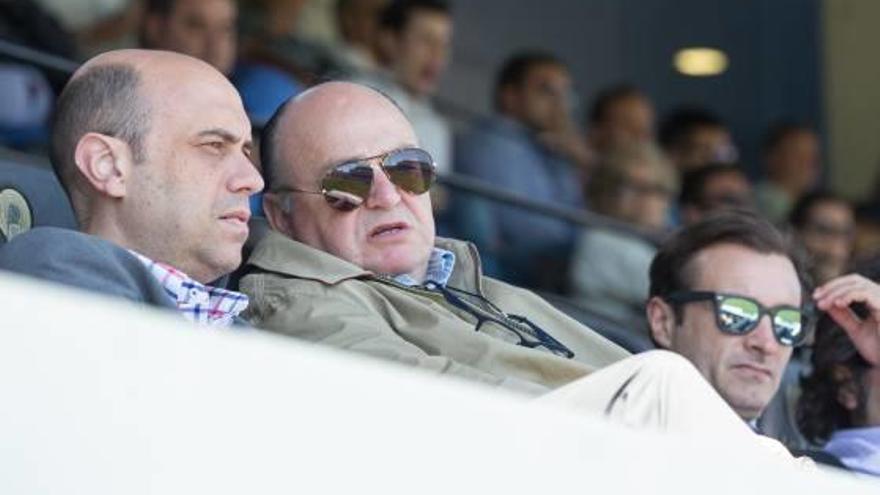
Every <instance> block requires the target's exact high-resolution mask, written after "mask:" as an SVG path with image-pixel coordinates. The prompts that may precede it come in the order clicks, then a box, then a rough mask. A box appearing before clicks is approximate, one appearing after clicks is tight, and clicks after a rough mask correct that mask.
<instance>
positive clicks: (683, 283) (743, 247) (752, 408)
mask: <svg viewBox="0 0 880 495" xmlns="http://www.w3.org/2000/svg"><path fill="white" fill-rule="evenodd" d="M650 278H651V283H650V299H649V301H648V304H647V316H648V320H649V324H650V327H651V334H652V338H653V339H654V341H655V342H656V343H657V344H658V345H659V346H660V347H662V348H665V349H669V350H672V351H674V352H677V353H679V354H681V355H682V356H684V357H686V358H687V359H689V360H690V361H691V362H692V363H693V364H694V366H696V368H697V369H698V370H699V371H700V372H701V373H702V374H703V376H704V377H705V378H706V380H707V381H708V382H709V383H710V384H711V385H712V386H713V387H714V388H715V389H716V390H717V391H718V393H719V394H720V395H721V397H722V398H724V400H725V401H727V403H728V404H729V405H730V407H731V408H733V409H734V411H736V412H737V414H739V416H740V417H741V418H743V419H745V420H747V421H754V420H756V419H757V418H758V416H759V415H760V414H761V412H762V411H763V410H764V408H765V407H766V406H767V404H768V403H769V402H770V399H771V398H772V397H773V395H774V394H775V393H776V390H777V389H778V387H779V384H780V380H781V378H782V374H783V371H784V369H785V366H786V364H787V363H788V361H789V358H790V357H791V354H792V348H793V347H794V346H796V345H798V344H800V343H801V342H802V341H803V340H804V338H805V336H806V335H807V330H808V327H809V322H810V320H811V313H812V311H811V309H810V304H809V303H810V297H809V294H808V292H806V291H807V290H808V284H807V282H806V281H805V277H804V272H803V267H802V264H801V262H800V259H799V257H798V256H796V255H795V251H794V249H793V247H792V245H791V244H790V242H789V240H788V239H787V238H786V237H785V236H783V235H782V234H781V233H780V232H779V231H778V230H776V228H775V227H773V226H772V225H771V224H770V223H769V222H768V221H766V220H764V219H762V218H761V217H759V216H757V215H756V214H754V213H747V212H742V211H739V212H737V211H725V212H718V213H715V214H711V215H709V216H708V217H706V218H705V219H703V220H702V221H700V222H698V223H696V224H694V225H692V226H689V227H687V228H685V229H684V230H682V231H680V232H679V233H678V234H677V235H676V236H675V237H673V238H672V239H670V240H669V241H668V242H666V243H665V244H664V246H663V247H662V248H661V250H660V251H659V252H658V254H657V255H656V257H655V258H654V261H653V263H652V265H651V270H650Z"/></svg>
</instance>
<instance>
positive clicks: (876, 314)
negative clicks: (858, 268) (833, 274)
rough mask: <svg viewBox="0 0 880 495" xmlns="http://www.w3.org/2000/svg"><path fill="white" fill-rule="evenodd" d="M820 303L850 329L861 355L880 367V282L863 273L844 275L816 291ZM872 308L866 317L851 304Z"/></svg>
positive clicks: (820, 306) (840, 323)
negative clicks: (851, 307)
mask: <svg viewBox="0 0 880 495" xmlns="http://www.w3.org/2000/svg"><path fill="white" fill-rule="evenodd" d="M813 298H814V299H815V300H816V305H817V306H818V307H819V309H821V310H822V311H825V312H827V313H828V314H829V315H830V316H831V317H832V318H833V319H834V321H835V322H837V324H838V325H840V326H841V328H843V330H844V331H846V333H847V335H849V338H850V340H852V342H853V344H854V345H855V347H856V349H857V350H858V351H859V354H861V355H862V357H863V358H865V360H866V361H868V362H869V363H870V364H871V365H872V366H880V285H877V284H876V283H874V282H872V281H870V280H868V279H866V278H865V277H863V276H861V275H844V276H842V277H838V278H835V279H833V280H831V281H829V282H827V283H826V284H824V285H822V286H821V287H819V288H818V289H816V290H815V291H814V292H813ZM852 303H862V304H864V305H865V306H866V307H867V308H868V315H867V316H866V317H865V318H864V319H863V318H860V317H859V316H858V315H856V314H855V313H854V312H853V311H852V310H851V309H850V307H849V306H850V304H852Z"/></svg>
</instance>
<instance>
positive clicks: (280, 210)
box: [263, 193, 291, 237]
mask: <svg viewBox="0 0 880 495" xmlns="http://www.w3.org/2000/svg"><path fill="white" fill-rule="evenodd" d="M290 201H291V198H290V196H289V195H287V194H275V193H263V213H265V214H266V220H268V221H269V226H270V227H272V230H274V231H276V232H280V233H282V234H284V235H286V236H287V237H291V232H290V222H289V221H288V217H289V212H290V203H289V202H290ZM285 202H287V203H285Z"/></svg>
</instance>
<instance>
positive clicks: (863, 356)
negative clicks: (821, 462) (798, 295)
mask: <svg viewBox="0 0 880 495" xmlns="http://www.w3.org/2000/svg"><path fill="white" fill-rule="evenodd" d="M816 293H817V294H816V295H817V296H818V298H817V300H818V304H819V307H820V309H823V310H825V311H827V312H828V316H826V317H825V318H823V321H822V322H821V324H820V326H819V328H818V330H817V332H816V342H815V345H814V350H813V356H812V363H813V371H812V372H811V373H810V374H809V375H808V376H807V377H806V378H805V379H804V380H803V395H802V396H801V398H800V401H799V402H798V410H797V417H798V424H799V426H800V429H801V431H802V432H803V434H804V435H805V436H806V437H807V438H808V439H810V440H811V441H812V442H813V443H814V444H816V445H823V444H824V452H825V453H827V454H830V455H831V456H833V457H834V458H836V460H839V461H840V462H842V463H843V465H844V466H846V467H847V468H848V469H850V470H853V471H856V472H860V473H865V474H869V475H873V476H880V287H878V286H877V284H875V283H873V282H871V281H870V280H868V279H866V278H864V277H862V276H860V275H848V276H845V277H841V278H838V279H835V280H833V281H831V282H829V283H828V284H826V285H825V286H823V287H821V288H820V289H818V290H817V291H816ZM853 303H856V304H858V307H853V306H851V305H852V304H853Z"/></svg>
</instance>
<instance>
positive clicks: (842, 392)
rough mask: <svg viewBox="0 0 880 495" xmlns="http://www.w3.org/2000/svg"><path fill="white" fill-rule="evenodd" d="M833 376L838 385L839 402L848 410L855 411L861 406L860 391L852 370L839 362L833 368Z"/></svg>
mask: <svg viewBox="0 0 880 495" xmlns="http://www.w3.org/2000/svg"><path fill="white" fill-rule="evenodd" d="M831 377H832V378H833V379H834V383H835V384H836V385H837V397H836V399H837V402H838V403H839V404H840V405H841V406H843V408H844V409H846V410H847V411H850V412H853V411H855V410H856V409H857V408H858V407H859V391H858V385H856V381H855V379H854V377H853V374H852V371H851V370H850V369H849V368H847V367H846V366H843V365H840V364H838V365H835V366H834V367H833V368H831Z"/></svg>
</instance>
